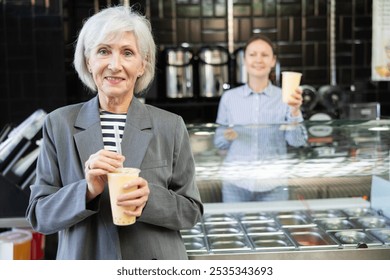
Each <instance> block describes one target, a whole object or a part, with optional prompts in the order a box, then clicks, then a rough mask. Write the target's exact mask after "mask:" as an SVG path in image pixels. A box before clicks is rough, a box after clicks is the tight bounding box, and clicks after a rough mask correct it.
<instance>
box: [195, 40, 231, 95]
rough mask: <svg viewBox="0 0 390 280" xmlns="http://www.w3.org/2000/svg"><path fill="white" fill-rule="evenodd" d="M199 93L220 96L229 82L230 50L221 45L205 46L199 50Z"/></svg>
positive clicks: (228, 85) (228, 86)
mask: <svg viewBox="0 0 390 280" xmlns="http://www.w3.org/2000/svg"><path fill="white" fill-rule="evenodd" d="M198 58H199V82H200V89H199V95H200V96H201V97H218V96H221V95H222V93H223V92H224V90H226V89H229V88H230V84H229V51H228V50H227V49H225V48H223V47H220V46H214V47H203V48H201V49H200V50H199V53H198Z"/></svg>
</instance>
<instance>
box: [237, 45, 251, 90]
mask: <svg viewBox="0 0 390 280" xmlns="http://www.w3.org/2000/svg"><path fill="white" fill-rule="evenodd" d="M234 57H235V60H234V69H235V74H234V75H235V80H234V81H235V83H236V84H237V85H241V84H245V83H247V82H248V73H247V72H246V67H245V63H244V48H238V49H237V50H236V51H235V52H234Z"/></svg>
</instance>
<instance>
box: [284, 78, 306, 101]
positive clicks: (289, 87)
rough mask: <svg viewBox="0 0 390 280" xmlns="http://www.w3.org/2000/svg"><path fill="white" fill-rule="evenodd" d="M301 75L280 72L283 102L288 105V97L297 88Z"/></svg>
mask: <svg viewBox="0 0 390 280" xmlns="http://www.w3.org/2000/svg"><path fill="white" fill-rule="evenodd" d="M301 77H302V73H298V72H291V71H284V72H282V94H283V102H284V103H288V101H289V100H290V96H291V95H292V94H293V93H294V92H295V90H296V89H297V88H298V87H299V84H300V82H301Z"/></svg>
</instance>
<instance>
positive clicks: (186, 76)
mask: <svg viewBox="0 0 390 280" xmlns="http://www.w3.org/2000/svg"><path fill="white" fill-rule="evenodd" d="M165 58H166V67H165V70H166V74H165V76H166V94H167V97H168V98H186V97H193V96H194V86H193V66H192V61H193V53H192V51H191V50H190V49H188V48H184V47H176V48H168V49H166V50H165Z"/></svg>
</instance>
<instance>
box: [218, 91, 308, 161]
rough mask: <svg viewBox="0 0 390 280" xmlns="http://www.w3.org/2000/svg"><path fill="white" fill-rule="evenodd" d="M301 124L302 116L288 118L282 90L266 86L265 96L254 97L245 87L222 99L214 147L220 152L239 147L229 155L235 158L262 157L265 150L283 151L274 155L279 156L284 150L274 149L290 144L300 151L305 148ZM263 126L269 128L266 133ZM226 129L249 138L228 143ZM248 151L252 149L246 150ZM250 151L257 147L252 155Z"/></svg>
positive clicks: (303, 128)
mask: <svg viewBox="0 0 390 280" xmlns="http://www.w3.org/2000/svg"><path fill="white" fill-rule="evenodd" d="M302 121H303V117H302V115H299V116H297V117H293V116H291V108H290V106H288V105H287V104H286V103H283V101H282V90H281V88H279V87H276V86H274V85H272V84H271V83H269V85H268V86H267V88H265V90H264V92H262V93H253V92H252V90H251V89H250V88H249V86H248V85H247V84H245V85H243V86H240V87H237V88H234V89H231V90H228V91H226V92H225V93H224V94H223V95H222V97H221V101H220V103H219V108H218V115H217V121H216V122H217V123H218V124H220V125H221V126H220V127H219V128H217V130H216V135H215V138H214V144H215V146H216V147H217V148H219V149H229V148H231V147H230V146H231V145H232V144H234V146H240V148H234V150H235V152H233V151H232V152H231V153H233V154H235V155H236V156H243V155H245V154H248V153H249V154H251V155H252V156H255V155H256V154H257V153H264V151H265V150H268V151H272V152H271V154H274V152H275V151H276V150H284V151H283V152H279V153H276V154H279V155H280V154H283V153H285V150H286V148H284V149H276V147H277V146H284V147H285V146H286V144H289V145H291V146H294V147H299V146H304V145H305V144H306V140H307V131H306V128H305V127H304V126H303V125H298V123H300V122H302ZM254 125H255V126H254ZM264 125H266V126H267V127H268V128H267V129H265V128H264ZM286 125H287V126H286ZM288 125H291V126H288ZM227 127H231V128H233V129H234V130H241V131H245V133H243V135H251V137H245V138H242V139H236V140H235V141H228V140H227V139H225V137H224V135H223V132H224V130H225V129H226V128H227ZM239 127H241V128H239ZM234 142H236V143H234ZM238 143H240V144H238ZM250 147H252V148H251V149H249V148H250ZM253 147H256V149H255V151H254V150H253ZM245 150H246V152H244V151H245ZM255 157H256V158H262V156H255Z"/></svg>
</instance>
